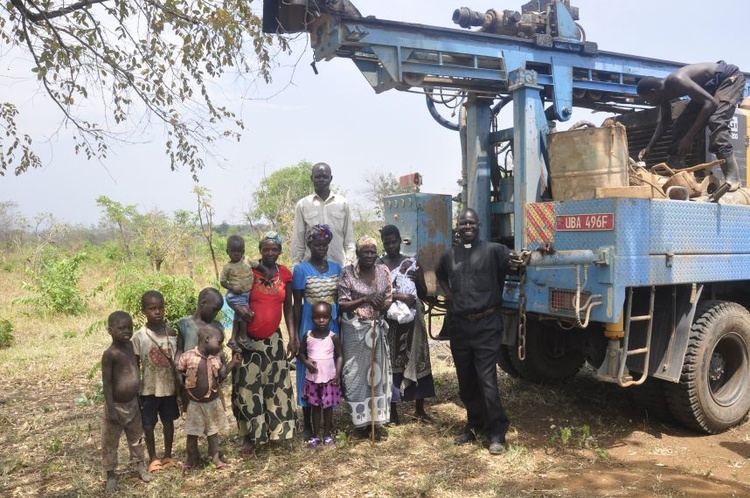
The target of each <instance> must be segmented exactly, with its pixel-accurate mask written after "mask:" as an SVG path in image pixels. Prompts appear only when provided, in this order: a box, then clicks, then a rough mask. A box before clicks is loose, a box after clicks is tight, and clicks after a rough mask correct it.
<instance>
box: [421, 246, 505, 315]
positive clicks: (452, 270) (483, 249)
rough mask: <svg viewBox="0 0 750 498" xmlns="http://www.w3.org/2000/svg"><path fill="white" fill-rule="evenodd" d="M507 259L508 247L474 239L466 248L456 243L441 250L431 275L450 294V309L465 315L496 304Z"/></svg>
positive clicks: (501, 289) (499, 299)
mask: <svg viewBox="0 0 750 498" xmlns="http://www.w3.org/2000/svg"><path fill="white" fill-rule="evenodd" d="M509 259H510V249H508V248H507V247H505V246H504V245H502V244H497V243H495V242H485V241H483V240H475V241H474V243H473V244H472V245H471V246H470V247H469V248H466V247H464V244H462V243H458V244H456V245H455V246H453V247H451V248H450V249H448V250H447V251H445V252H444V253H443V255H442V256H441V257H440V261H439V262H438V266H437V268H435V274H436V276H437V278H438V280H439V281H442V282H447V283H448V287H449V288H450V291H451V293H452V294H453V298H452V300H451V310H452V311H453V312H454V313H456V314H458V315H466V314H468V313H477V312H481V311H484V310H486V309H487V308H491V307H494V306H500V304H502V302H503V286H504V285H505V274H506V273H507V272H508V269H509V268H508V260H509Z"/></svg>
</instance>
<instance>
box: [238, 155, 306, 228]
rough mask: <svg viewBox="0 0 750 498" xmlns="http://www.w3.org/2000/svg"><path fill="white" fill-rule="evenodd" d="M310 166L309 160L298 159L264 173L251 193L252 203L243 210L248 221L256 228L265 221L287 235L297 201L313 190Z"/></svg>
mask: <svg viewBox="0 0 750 498" xmlns="http://www.w3.org/2000/svg"><path fill="white" fill-rule="evenodd" d="M311 169H312V163H311V162H309V161H300V162H298V163H297V164H295V165H294V166H287V167H286V168H281V169H279V170H276V171H274V172H273V173H271V174H270V175H268V176H266V177H264V178H263V180H261V182H260V185H258V188H257V189H256V190H255V194H254V195H253V199H254V205H253V206H252V208H251V210H250V212H248V213H246V218H247V221H248V222H249V223H250V225H251V226H252V227H253V228H257V227H259V225H261V224H268V225H270V226H271V227H272V228H273V230H276V231H277V232H279V233H280V234H282V236H283V237H284V238H285V239H288V236H289V234H290V233H291V230H292V226H293V225H294V207H295V205H296V204H297V201H298V200H300V199H301V198H303V197H305V196H306V195H309V194H310V193H311V192H312V191H313V186H312V181H311V180H310V170H311Z"/></svg>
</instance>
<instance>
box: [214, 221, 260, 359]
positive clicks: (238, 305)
mask: <svg viewBox="0 0 750 498" xmlns="http://www.w3.org/2000/svg"><path fill="white" fill-rule="evenodd" d="M227 255H228V256H229V263H227V264H225V265H224V268H222V269H221V278H220V283H221V286H222V287H224V288H225V289H227V302H228V303H229V304H230V305H232V309H234V310H235V311H236V315H235V320H234V324H233V325H232V337H231V339H229V343H228V344H227V346H229V349H231V350H232V351H233V352H235V353H239V352H241V351H242V350H241V349H240V348H239V347H238V346H237V343H238V342H242V343H244V342H246V341H244V340H243V335H242V334H241V333H240V331H241V330H242V329H243V328H244V327H246V322H249V321H251V320H252V319H253V312H252V311H251V310H250V306H249V302H250V290H251V289H252V288H253V280H254V277H253V267H252V266H251V265H250V264H249V263H248V262H247V261H246V260H245V240H244V239H243V238H242V237H240V236H239V235H230V236H229V238H228V239H227Z"/></svg>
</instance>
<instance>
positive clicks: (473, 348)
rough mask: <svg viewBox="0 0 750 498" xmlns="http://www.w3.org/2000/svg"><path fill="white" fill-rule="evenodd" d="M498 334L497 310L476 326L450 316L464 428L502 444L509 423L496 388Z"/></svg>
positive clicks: (501, 329)
mask: <svg viewBox="0 0 750 498" xmlns="http://www.w3.org/2000/svg"><path fill="white" fill-rule="evenodd" d="M502 331H503V320H502V315H501V314H500V312H499V310H498V312H497V313H494V314H492V315H490V316H487V317H484V318H481V319H480V320H477V321H476V322H471V321H469V320H466V319H465V318H461V317H456V316H454V318H453V323H452V326H451V339H450V346H451V353H452V354H453V362H454V363H455V365H456V376H457V377H458V392H459V396H460V397H461V401H462V402H463V404H464V406H465V407H466V414H467V418H468V422H467V427H468V428H469V429H473V430H475V431H477V432H482V431H483V432H484V433H485V434H486V435H487V436H488V437H490V438H499V440H500V441H501V442H505V433H506V432H508V427H509V425H510V422H509V420H508V415H507V414H506V413H505V408H503V404H502V401H500V390H499V388H498V386H497V359H498V355H499V354H500V345H501V339H502Z"/></svg>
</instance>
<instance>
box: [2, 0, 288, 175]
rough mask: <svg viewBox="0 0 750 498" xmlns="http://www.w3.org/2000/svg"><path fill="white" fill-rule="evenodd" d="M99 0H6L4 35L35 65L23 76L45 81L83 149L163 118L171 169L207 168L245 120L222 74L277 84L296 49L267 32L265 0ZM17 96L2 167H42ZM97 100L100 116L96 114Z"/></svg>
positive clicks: (97, 151)
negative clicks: (277, 58)
mask: <svg viewBox="0 0 750 498" xmlns="http://www.w3.org/2000/svg"><path fill="white" fill-rule="evenodd" d="M100 3H101V2H98V1H94V2H89V1H81V2H74V3H70V2H62V1H45V2H25V1H15V0H13V1H10V2H7V3H5V4H4V13H3V15H2V18H0V40H2V42H3V46H5V47H8V49H10V48H12V49H13V52H12V54H14V55H12V57H14V58H18V59H22V60H24V59H25V61H22V63H21V64H20V66H21V67H24V66H26V65H27V64H26V62H27V63H28V65H29V66H31V69H30V73H28V74H26V75H23V74H22V73H19V74H18V75H17V76H18V77H19V78H28V77H29V76H31V77H33V78H35V79H36V80H37V81H38V84H39V88H40V90H41V92H42V93H43V94H44V96H45V97H46V98H48V99H51V101H52V102H53V104H54V107H55V108H56V109H57V110H58V112H59V118H60V122H61V123H64V124H65V125H66V126H65V127H64V128H63V129H65V130H66V131H69V132H70V133H71V134H72V138H73V143H74V150H75V152H76V153H80V154H81V155H84V156H85V157H86V158H88V159H97V160H101V159H103V158H105V157H107V154H108V152H109V147H110V143H111V142H112V141H122V142H123V143H132V140H133V136H137V135H138V134H139V133H140V132H142V131H145V130H148V129H149V128H150V127H151V126H153V125H154V120H156V121H157V122H159V123H160V124H162V125H163V126H164V128H165V131H166V133H165V135H166V137H165V142H164V147H165V149H166V156H167V157H168V160H169V164H170V167H171V168H172V169H178V168H180V167H187V168H189V169H190V171H191V172H192V173H193V175H194V176H196V173H197V171H198V170H200V169H201V168H202V167H203V165H204V160H205V159H204V158H206V157H213V156H214V155H215V154H211V152H212V151H213V148H214V147H215V145H216V144H217V142H218V141H220V140H226V139H229V140H239V139H240V134H241V132H242V130H243V129H244V124H243V122H242V120H241V119H239V118H238V117H237V116H236V115H235V113H234V112H233V111H232V110H231V109H230V108H229V107H228V106H229V105H232V104H236V102H233V101H230V99H229V98H228V97H227V96H226V95H225V89H222V88H221V86H220V85H217V83H218V81H219V80H220V79H221V78H222V77H223V76H229V75H226V73H235V74H236V75H237V76H238V77H236V78H234V81H235V82H242V81H243V80H249V81H245V83H246V85H251V84H256V83H257V81H256V80H261V81H265V82H268V81H270V80H271V68H272V65H273V56H274V55H275V53H276V52H279V51H281V52H288V51H289V50H290V49H289V44H288V41H287V39H286V38H284V37H278V36H274V35H271V34H266V33H263V32H262V29H261V25H262V21H261V18H260V16H259V12H260V10H261V9H260V7H259V5H258V4H259V2H252V1H249V2H248V1H245V0H170V1H169V2H151V1H145V0H112V1H111V2H106V3H104V4H101V5H93V6H92V4H100ZM275 46H278V48H276V47H275ZM230 78H231V76H230ZM241 91H242V89H240V93H241ZM8 93H9V92H6V94H7V95H6V97H5V98H6V99H10V98H11V97H12V95H10V94H8ZM24 94H25V92H19V95H24ZM18 99H19V102H15V103H14V102H0V129H2V130H3V131H4V133H3V134H2V135H1V136H0V150H2V151H3V154H0V176H2V175H3V174H4V173H5V171H6V170H7V169H9V168H14V169H13V171H14V172H15V173H16V174H20V173H23V172H24V171H26V170H27V169H28V168H30V167H39V166H41V161H40V159H39V157H38V156H37V155H36V154H35V152H34V146H33V142H32V137H31V136H30V135H28V134H25V133H24V132H23V130H21V129H19V128H18V125H17V124H18V123H22V122H24V121H27V120H22V119H20V117H19V116H18V114H19V108H20V103H21V102H24V99H25V97H22V96H19V97H18ZM92 102H93V103H94V105H92ZM96 106H98V107H97V108H100V109H101V110H100V114H99V117H96V116H94V117H91V116H92V114H91V110H92V108H94V107H96ZM40 133H41V132H40Z"/></svg>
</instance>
